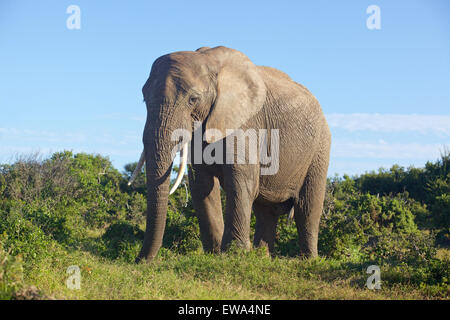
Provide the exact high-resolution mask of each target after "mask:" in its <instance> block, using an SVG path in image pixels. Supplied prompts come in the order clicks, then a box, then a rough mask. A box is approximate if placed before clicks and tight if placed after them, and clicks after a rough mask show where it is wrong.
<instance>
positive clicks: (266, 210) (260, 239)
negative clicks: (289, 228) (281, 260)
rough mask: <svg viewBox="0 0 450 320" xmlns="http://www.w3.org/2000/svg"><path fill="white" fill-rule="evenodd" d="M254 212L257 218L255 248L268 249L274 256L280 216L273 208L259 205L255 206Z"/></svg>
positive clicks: (255, 204)
mask: <svg viewBox="0 0 450 320" xmlns="http://www.w3.org/2000/svg"><path fill="white" fill-rule="evenodd" d="M253 211H254V213H255V217H256V225H255V237H254V239H253V246H254V247H255V248H260V247H266V248H267V249H268V250H269V252H270V253H271V254H273V253H274V243H275V235H276V229H277V223H278V218H279V214H278V213H277V212H276V210H274V208H273V207H271V206H265V205H261V204H257V203H254V204H253Z"/></svg>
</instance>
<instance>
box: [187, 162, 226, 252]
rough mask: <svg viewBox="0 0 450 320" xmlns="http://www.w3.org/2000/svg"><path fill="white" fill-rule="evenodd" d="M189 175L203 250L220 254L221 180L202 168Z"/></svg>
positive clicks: (221, 224) (190, 172)
mask: <svg viewBox="0 0 450 320" xmlns="http://www.w3.org/2000/svg"><path fill="white" fill-rule="evenodd" d="M188 174H189V185H190V188H191V192H192V203H193V206H194V209H195V213H196V216H197V218H198V222H199V225H200V238H201V240H202V244H203V250H205V251H206V252H214V253H219V252H220V248H221V243H222V237H223V229H224V224H223V214H222V203H221V199H220V184H219V180H218V179H217V178H216V177H214V176H212V175H210V174H208V173H206V172H204V170H201V169H200V168H195V174H194V173H193V172H192V170H191V168H190V169H189V173H188Z"/></svg>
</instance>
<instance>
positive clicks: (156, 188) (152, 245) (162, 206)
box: [136, 144, 172, 262]
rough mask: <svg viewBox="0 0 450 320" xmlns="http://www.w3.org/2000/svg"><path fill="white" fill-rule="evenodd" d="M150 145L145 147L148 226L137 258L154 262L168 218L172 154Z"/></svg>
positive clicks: (137, 259)
mask: <svg viewBox="0 0 450 320" xmlns="http://www.w3.org/2000/svg"><path fill="white" fill-rule="evenodd" d="M158 149H159V148H154V146H151V145H150V144H148V145H145V146H144V152H145V159H146V160H145V163H146V175H147V225H146V231H145V236H144V243H143V245H142V249H141V252H140V253H139V256H138V257H137V258H136V261H137V262H139V261H140V260H142V259H145V260H148V261H149V260H152V259H153V258H154V257H155V256H156V255H157V253H158V250H159V248H160V247H161V245H162V240H163V235H164V229H165V225H166V217H167V203H168V196H169V184H170V174H171V171H172V158H171V153H170V152H168V151H166V150H158Z"/></svg>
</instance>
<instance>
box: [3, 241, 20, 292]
mask: <svg viewBox="0 0 450 320" xmlns="http://www.w3.org/2000/svg"><path fill="white" fill-rule="evenodd" d="M5 240H6V234H4V235H0V300H10V299H13V297H14V293H15V292H16V291H17V290H19V289H20V288H22V287H23V266H22V258H21V257H20V256H14V255H12V254H11V249H9V250H5V248H4V247H3V244H2V243H3V242H4V241H5Z"/></svg>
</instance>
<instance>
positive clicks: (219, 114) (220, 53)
mask: <svg viewBox="0 0 450 320" xmlns="http://www.w3.org/2000/svg"><path fill="white" fill-rule="evenodd" d="M200 52H201V53H203V54H206V55H208V56H209V57H210V58H211V59H212V61H213V63H215V64H217V96H216V99H215V102H214V104H213V106H212V108H211V112H210V114H209V115H208V118H207V119H206V126H205V129H206V130H208V129H216V130H220V131H221V132H222V138H223V137H226V136H227V135H229V134H231V133H232V132H233V131H234V130H236V129H239V128H240V127H241V126H242V125H243V124H245V122H247V120H249V119H250V118H251V117H253V116H254V115H256V113H258V111H259V110H261V108H262V106H263V104H264V101H265V99H266V86H265V84H264V81H263V80H262V78H261V76H260V74H259V72H258V69H257V67H256V66H255V65H254V64H253V63H252V62H251V61H250V59H249V58H248V57H247V56H246V55H244V54H243V53H241V52H239V51H237V50H233V49H229V48H225V47H215V48H212V49H207V50H201V51H200ZM219 138H220V137H214V136H211V135H206V139H207V142H208V143H213V142H215V141H217V140H219Z"/></svg>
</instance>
